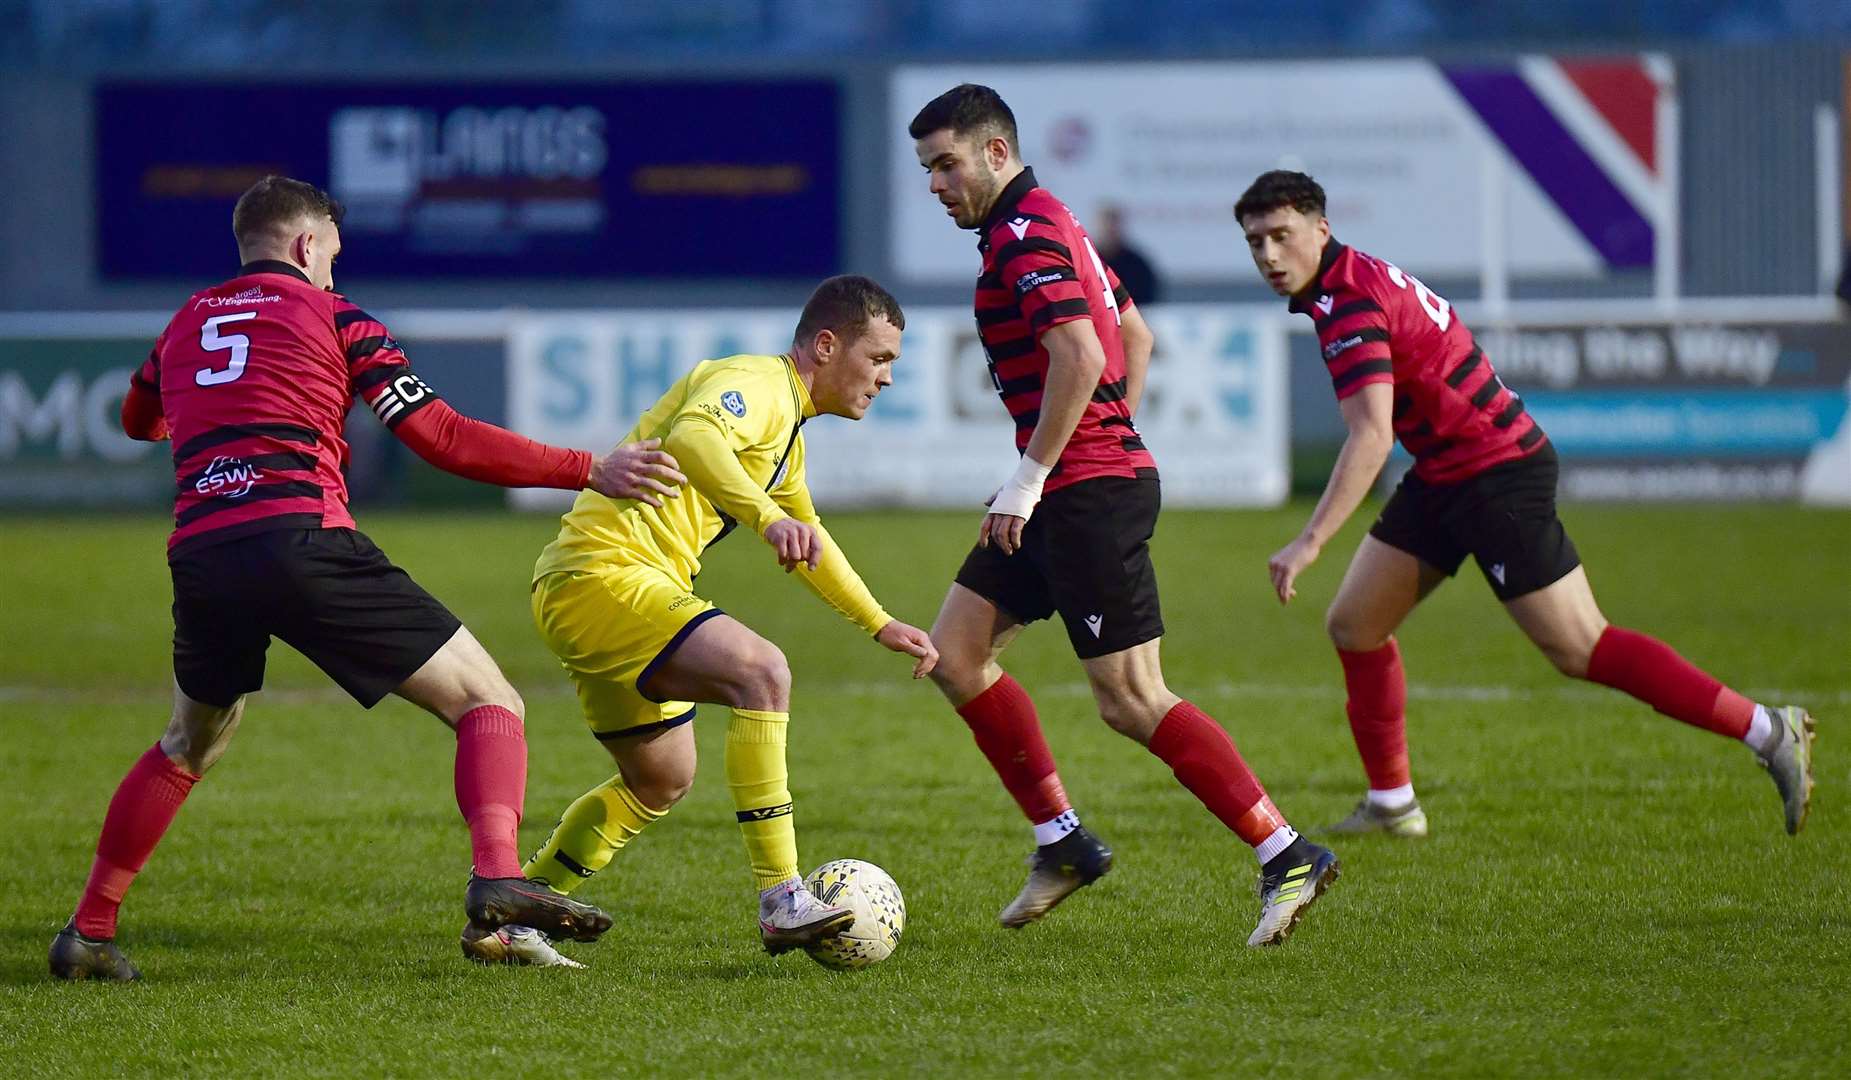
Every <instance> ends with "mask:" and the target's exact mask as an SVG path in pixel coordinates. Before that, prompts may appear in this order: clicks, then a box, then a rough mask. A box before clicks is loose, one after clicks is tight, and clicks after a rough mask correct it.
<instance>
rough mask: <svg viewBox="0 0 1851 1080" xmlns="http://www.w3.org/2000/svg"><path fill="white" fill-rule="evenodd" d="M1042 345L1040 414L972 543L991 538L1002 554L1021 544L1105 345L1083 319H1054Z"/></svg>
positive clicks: (1093, 382)
mask: <svg viewBox="0 0 1851 1080" xmlns="http://www.w3.org/2000/svg"><path fill="white" fill-rule="evenodd" d="M1041 344H1042V347H1043V348H1045V349H1047V351H1048V381H1047V388H1046V390H1045V391H1044V392H1043V393H1042V397H1041V418H1040V419H1039V420H1037V421H1036V422H1035V432H1034V434H1033V435H1031V436H1029V439H1028V449H1027V450H1025V451H1024V452H1023V454H1022V464H1021V465H1020V466H1019V467H1018V468H1017V470H1016V474H1015V476H1013V477H1011V478H1010V481H1009V483H1007V484H1005V485H1003V490H1002V491H1001V492H999V493H997V496H996V498H995V500H994V501H993V502H991V504H990V512H989V513H988V514H986V515H984V518H983V528H982V530H981V531H980V532H979V533H978V534H977V543H978V544H979V545H981V546H988V545H989V544H992V543H994V544H995V545H997V546H998V547H1000V548H1002V550H1003V553H1004V554H1007V555H1013V554H1015V552H1016V550H1017V549H1018V548H1020V547H1021V546H1022V529H1023V527H1024V526H1026V525H1027V524H1028V517H1029V515H1030V514H1031V513H1033V512H1034V509H1035V503H1036V502H1038V501H1039V500H1040V497H1041V483H1042V481H1045V480H1046V479H1047V475H1048V472H1049V471H1050V470H1051V469H1052V468H1053V464H1052V463H1053V462H1056V461H1059V460H1060V454H1061V451H1062V450H1065V449H1066V448H1067V440H1068V439H1071V438H1073V429H1074V428H1075V427H1077V426H1079V423H1080V415H1081V414H1082V413H1084V412H1085V411H1086V403H1087V402H1089V401H1091V400H1092V396H1093V391H1094V390H1095V389H1097V388H1098V386H1099V376H1100V373H1102V372H1104V371H1105V348H1104V346H1102V345H1100V344H1099V334H1098V333H1097V332H1096V331H1095V330H1094V329H1093V324H1092V323H1091V322H1090V321H1089V320H1086V319H1073V320H1070V321H1068V322H1063V323H1056V324H1054V325H1053V326H1050V327H1048V328H1047V329H1046V330H1045V331H1043V332H1042V334H1041Z"/></svg>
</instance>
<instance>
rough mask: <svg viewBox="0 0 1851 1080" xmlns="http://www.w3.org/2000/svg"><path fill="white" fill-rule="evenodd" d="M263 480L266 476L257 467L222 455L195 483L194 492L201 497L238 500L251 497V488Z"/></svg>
mask: <svg viewBox="0 0 1851 1080" xmlns="http://www.w3.org/2000/svg"><path fill="white" fill-rule="evenodd" d="M263 478H264V474H263V473H261V472H258V471H257V467H256V466H254V465H247V464H245V463H244V462H243V461H240V460H239V459H237V458H235V457H226V456H224V455H223V454H221V455H219V456H218V457H215V458H213V459H212V464H210V465H208V466H206V473H205V475H204V476H201V477H200V478H199V479H198V480H195V481H193V490H194V491H197V492H199V493H200V494H201V495H206V496H219V497H223V498H227V499H238V498H243V497H244V496H246V495H249V494H250V493H251V488H252V487H254V486H255V485H256V483H257V481H259V480H262V479H263Z"/></svg>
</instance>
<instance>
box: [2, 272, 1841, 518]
mask: <svg viewBox="0 0 1851 1080" xmlns="http://www.w3.org/2000/svg"><path fill="white" fill-rule="evenodd" d="M1508 310H1509V315H1508V317H1507V318H1505V319H1502V320H1496V321H1492V320H1488V319H1480V318H1479V317H1478V316H1477V314H1475V313H1474V311H1473V310H1472V305H1469V304H1467V305H1461V311H1462V314H1463V315H1464V317H1465V318H1466V319H1467V321H1468V322H1469V323H1470V324H1471V325H1473V326H1475V327H1476V328H1478V331H1479V335H1480V337H1481V339H1482V341H1483V342H1484V344H1485V346H1486V349H1487V351H1488V353H1489V355H1490V356H1491V357H1492V360H1493V362H1494V363H1495V364H1496V365H1497V367H1498V370H1499V372H1500V373H1501V374H1502V375H1503V377H1504V378H1505V380H1506V381H1507V382H1508V383H1509V384H1510V385H1511V386H1512V387H1513V388H1515V389H1517V390H1518V391H1519V392H1521V393H1523V394H1524V396H1525V400H1526V401H1527V402H1528V403H1529V406H1530V408H1531V409H1532V411H1533V412H1534V413H1535V414H1536V416H1537V418H1538V420H1539V421H1540V422H1541V423H1542V425H1543V427H1544V429H1545V430H1547V431H1549V432H1550V434H1551V437H1552V438H1553V439H1554V441H1555V442H1556V444H1557V445H1558V446H1559V447H1560V448H1561V450H1562V452H1563V456H1564V459H1565V463H1564V464H1565V467H1564V474H1563V485H1564V494H1565V496H1566V497H1568V498H1589V499H1592V498H1609V499H1626V500H1633V499H1646V498H1686V499H1688V498H1701V499H1729V500H1768V499H1780V500H1787V499H1802V500H1805V501H1807V502H1812V503H1819V504H1833V505H1845V506H1851V424H1847V422H1846V417H1847V413H1848V412H1851V324H1847V323H1846V322H1845V321H1843V320H1842V319H1841V318H1840V317H1839V315H1838V312H1837V309H1836V307H1835V306H1834V305H1833V304H1832V303H1831V302H1830V301H1827V300H1824V299H1812V298H1796V299H1785V300H1781V299H1742V300H1709V301H1686V302H1683V303H1681V304H1679V305H1678V306H1677V307H1675V308H1674V309H1671V310H1670V311H1669V312H1667V311H1666V310H1665V309H1663V308H1662V307H1660V306H1659V305H1658V304H1656V303H1654V302H1650V301H1645V302H1641V301H1610V302H1592V303H1591V302H1581V301H1576V302H1517V303H1515V304H1512V305H1511V306H1510V308H1509V309H1508ZM1148 315H1149V318H1150V321H1151V323H1152V325H1153V328H1154V329H1155V331H1156V334H1157V339H1158V343H1159V344H1158V355H1157V357H1156V359H1155V360H1154V361H1153V364H1152V372H1151V377H1150V389H1149V391H1148V393H1147V396H1146V401H1145V404H1144V406H1143V407H1142V408H1141V409H1140V416H1139V426H1140V429H1141V430H1142V432H1143V434H1144V436H1145V438H1146V440H1147V442H1148V443H1149V444H1150V446H1151V448H1152V450H1153V451H1154V452H1155V453H1156V455H1157V457H1158V461H1159V462H1160V464H1161V467H1162V469H1163V472H1164V489H1165V498H1166V500H1167V501H1169V502H1170V503H1172V504H1174V505H1196V506H1254V505H1268V504H1272V503H1276V502H1278V501H1279V500H1281V499H1283V498H1284V497H1285V495H1286V493H1287V482H1288V473H1289V470H1288V465H1289V460H1288V458H1289V435H1290V429H1291V427H1292V424H1291V417H1290V416H1289V414H1288V413H1289V410H1288V406H1287V394H1286V390H1285V374H1286V372H1285V367H1286V364H1287V363H1288V357H1295V358H1296V359H1294V360H1292V361H1291V362H1295V363H1315V360H1314V359H1312V358H1313V357H1315V355H1316V349H1315V344H1314V343H1313V342H1312V341H1311V339H1310V330H1311V324H1310V322H1309V321H1308V320H1306V319H1303V318H1298V317H1288V316H1286V315H1285V314H1284V313H1283V312H1281V311H1280V310H1279V308H1278V307H1277V306H1273V305H1267V306H1264V307H1259V306H1251V305H1248V306H1240V305H1166V306H1163V307H1158V308H1153V309H1152V310H1151V311H1150V312H1149V313H1148ZM384 317H385V318H386V319H387V321H388V323H389V325H391V326H392V327H393V330H394V332H395V334H397V335H398V337H399V338H400V339H401V340H403V341H405V342H406V343H407V347H408V349H409V350H410V352H411V354H412V357H413V360H414V363H416V364H417V365H418V366H419V368H420V370H421V371H423V372H424V373H425V374H426V375H427V376H429V377H430V379H431V381H432V382H433V383H434V384H435V385H436V386H437V387H438V389H439V390H440V391H441V392H442V393H444V394H445V395H446V396H447V397H449V398H450V399H451V400H452V401H456V402H458V403H459V405H461V406H462V407H463V408H464V409H465V411H468V412H471V413H473V414H475V415H481V416H485V417H487V418H490V419H496V420H505V422H507V423H508V424H509V425H510V426H512V427H514V428H516V429H517V430H520V431H522V432H524V433H526V434H528V435H531V436H534V437H536V438H542V439H549V440H554V441H559V442H565V443H571V444H574V445H580V446H592V447H602V446H604V445H608V443H609V442H610V441H612V440H613V439H615V438H616V437H617V436H619V435H620V434H621V433H622V432H623V431H624V430H627V428H628V427H629V425H630V424H631V423H632V422H633V421H634V419H635V417H636V415H637V414H639V413H640V412H641V411H642V409H643V408H644V407H646V406H647V405H648V404H649V403H650V402H651V401H653V400H654V398H655V396H656V395H657V394H659V393H660V392H661V390H662V389H663V388H665V387H666V386H667V385H668V384H669V383H670V382H672V381H673V380H674V379H675V378H676V377H678V376H679V374H680V373H681V372H682V371H685V370H686V369H687V368H688V367H690V366H692V365H693V364H694V363H696V362H698V361H699V360H701V359H705V358H707V357H710V356H721V355H726V354H728V353H732V352H738V351H769V352H776V351H779V350H781V349H782V348H784V347H785V346H786V345H787V344H788V340H789V338H788V335H789V332H790V324H791V320H792V318H793V314H792V313H791V312H789V311H785V310H781V309H779V310H754V309H738V310H687V311H652V312H638V311H631V312H616V311H595V312H572V311H558V312H522V311H404V312H389V311H388V312H385V313H384ZM165 320H166V314H165V313H155V312H110V313H81V312H57V313H23V314H7V315H0V507H4V506H47V505H54V506H66V505H73V504H77V505H93V506H141V507H148V506H158V505H161V504H162V503H164V502H167V501H168V500H170V499H171V497H172V487H171V485H172V483H173V481H172V475H171V472H170V470H169V468H168V465H167V460H166V454H165V453H164V452H162V451H160V450H159V449H157V448H156V447H153V446H150V445H148V444H145V443H135V442H132V441H130V440H128V439H127V438H126V437H124V436H123V435H122V434H121V432H120V430H118V428H117V424H116V413H117V410H118V409H119V406H120V402H121V397H122V393H123V390H124V389H125V387H126V386H127V382H128V376H129V373H130V371H132V370H133V369H134V367H135V366H136V365H138V364H139V363H140V362H141V361H142V359H143V358H144V357H145V356H146V350H147V348H148V345H149V343H150V342H151V341H152V340H153V339H154V337H155V335H156V334H157V333H159V331H160V328H161V327H162V325H164V323H165ZM485 356H486V357H490V358H492V357H496V356H501V357H505V359H504V362H502V363H489V362H484V357H485ZM1316 407H1318V408H1322V409H1333V408H1334V406H1333V405H1332V404H1331V403H1330V402H1329V400H1328V399H1327V398H1326V399H1323V400H1321V401H1319V402H1317V405H1316ZM1009 434H1010V429H1009V425H1008V422H1007V420H1006V419H1005V417H1004V414H1003V412H1002V409H1001V407H1000V406H999V405H998V404H997V403H996V401H995V398H994V395H993V393H992V391H991V388H990V383H989V379H988V373H987V371H986V369H985V366H984V363H983V359H982V354H981V350H980V349H979V348H978V346H977V344H976V334H975V327H974V325H973V324H972V322H971V319H970V315H969V313H968V312H967V311H965V310H964V309H962V308H956V309H950V308H940V309H929V308H917V309H914V310H912V311H910V312H909V313H908V322H907V331H906V335H905V344H904V352H903V355H902V358H901V360H900V363H899V365H898V367H897V368H896V382H895V385H894V386H893V387H892V388H891V389H890V390H888V391H887V392H886V393H885V394H884V395H883V396H882V398H881V400H880V401H879V402H878V403H877V405H876V407H875V409H874V410H873V412H872V413H871V414H870V416H869V418H868V419H867V420H866V421H864V422H862V423H859V424H856V423H849V422H846V421H840V420H834V419H825V420H823V421H820V422H818V423H816V424H814V425H813V426H812V427H810V428H808V429H806V432H805V436H806V439H807V440H808V441H809V444H810V447H811V464H810V473H811V480H812V484H813V486H814V487H815V489H816V492H817V495H818V498H819V500H820V501H822V502H824V503H825V504H828V505H833V506H838V507H840V506H855V505H905V506H954V505H969V504H970V503H972V502H973V501H974V500H978V499H981V498H982V497H983V496H984V495H987V494H988V493H989V491H990V489H991V488H993V487H994V485H995V484H996V483H997V478H998V477H1000V476H1002V475H1003V474H1004V473H1005V472H1006V471H1007V468H1008V463H1009V449H1008V448H1009V446H1010V441H1009ZM349 436H350V441H352V442H353V443H354V444H355V446H354V463H353V469H352V472H351V473H350V484H351V485H352V486H354V487H356V488H361V487H363V486H364V483H363V481H364V478H365V477H366V476H367V475H368V472H369V470H374V469H376V468H377V461H378V460H379V459H380V458H381V457H382V456H389V451H387V452H386V453H385V454H382V451H381V448H382V447H389V446H390V444H391V442H392V440H391V439H390V438H386V437H382V436H381V434H380V433H379V432H378V431H377V430H376V425H374V424H373V423H372V422H371V421H370V420H367V419H365V418H364V417H361V418H359V419H357V420H356V421H355V422H354V423H353V424H350V425H349ZM512 500H513V503H514V505H516V506H521V507H533V508H539V507H553V506H557V505H559V496H558V495H557V494H549V493H543V492H529V493H515V494H514V495H513V497H512Z"/></svg>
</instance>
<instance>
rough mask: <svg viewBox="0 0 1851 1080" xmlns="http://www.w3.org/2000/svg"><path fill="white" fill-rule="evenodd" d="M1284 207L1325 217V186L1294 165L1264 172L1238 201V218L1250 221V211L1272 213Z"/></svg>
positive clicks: (1309, 214) (1308, 215)
mask: <svg viewBox="0 0 1851 1080" xmlns="http://www.w3.org/2000/svg"><path fill="white" fill-rule="evenodd" d="M1282 208H1283V209H1292V210H1296V211H1298V212H1299V213H1301V214H1304V215H1305V216H1306V217H1313V216H1315V217H1323V216H1324V189H1323V188H1322V187H1319V186H1318V182H1317V181H1316V180H1313V179H1311V177H1309V176H1307V175H1306V174H1304V173H1301V172H1292V171H1291V170H1290V169H1274V170H1273V171H1272V172H1264V173H1261V174H1260V176H1259V179H1257V180H1255V181H1254V182H1253V183H1252V184H1251V185H1249V186H1248V188H1247V191H1246V193H1245V194H1243V195H1242V196H1241V197H1240V201H1239V202H1237V203H1235V204H1234V220H1235V221H1246V220H1247V216H1248V215H1249V214H1270V213H1272V212H1273V211H1274V210H1279V209H1282Z"/></svg>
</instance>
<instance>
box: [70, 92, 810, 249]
mask: <svg viewBox="0 0 1851 1080" xmlns="http://www.w3.org/2000/svg"><path fill="white" fill-rule="evenodd" d="M95 106H96V107H95V138H96V201H97V223H98V228H97V262H98V266H99V269H100V271H101V273H102V275H103V276H104V277H107V278H116V279H123V278H174V277H187V278H199V277H206V278H211V277H214V276H221V275H223V273H224V272H225V271H226V268H227V265H228V263H229V262H230V261H231V258H232V254H231V253H230V251H229V250H228V249H229V241H230V226H231V208H232V204H233V203H234V202H235V201H236V200H237V197H238V195H239V193H241V192H242V191H243V190H244V189H245V188H246V187H248V186H249V185H250V184H251V183H252V182H253V181H254V180H256V179H257V178H259V177H261V176H263V175H265V174H266V173H283V174H287V175H290V176H294V177H296V178H298V179H302V180H307V181H309V182H311V183H314V184H318V185H321V186H324V187H326V188H328V190H329V191H330V192H331V193H332V194H333V195H334V196H335V198H337V199H339V200H341V201H342V202H343V203H345V204H346V206H347V208H348V210H347V219H346V221H345V222H344V224H343V226H342V238H343V244H344V250H343V252H342V255H341V261H340V269H341V276H342V278H343V279H348V278H368V277H370V278H387V277H398V278H404V277H432V276H441V277H504V278H519V277H566V276H570V277H594V278H650V277H746V276H750V277H766V276H790V277H818V276H822V275H825V274H829V273H833V272H834V271H835V269H836V267H837V263H838V245H839V238H838V223H837V207H838V205H839V203H840V199H839V190H838V189H839V184H838V168H837V144H838V139H837V132H838V121H839V118H838V112H837V93H836V86H835V84H834V83H833V82H830V81H826V80H815V79H810V80H766V81H751V82H747V81H713V80H690V81H649V82H644V81H633V82H599V83H590V82H587V83H558V84H547V85H541V84H529V83H483V84H468V83H380V84H350V83H302V84H282V83H219V82H200V83H187V84H174V83H132V82H104V83H101V84H99V85H98V87H97V89H96V100H95Z"/></svg>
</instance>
